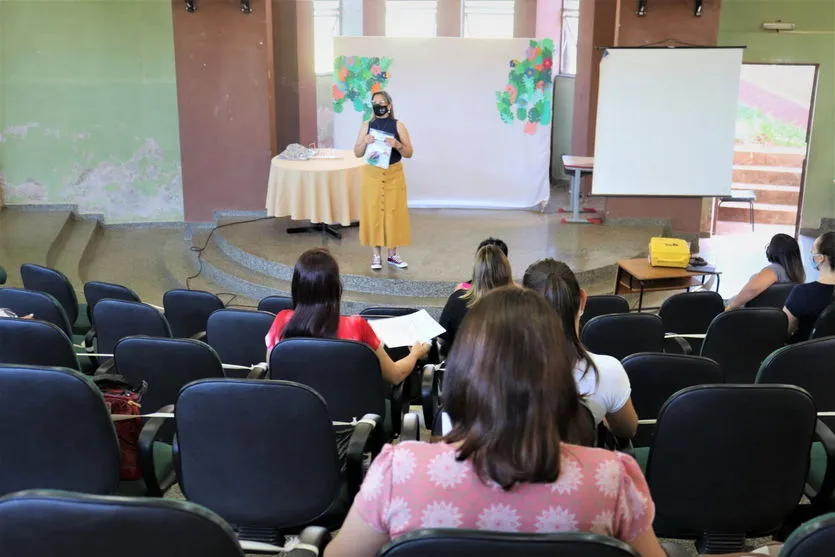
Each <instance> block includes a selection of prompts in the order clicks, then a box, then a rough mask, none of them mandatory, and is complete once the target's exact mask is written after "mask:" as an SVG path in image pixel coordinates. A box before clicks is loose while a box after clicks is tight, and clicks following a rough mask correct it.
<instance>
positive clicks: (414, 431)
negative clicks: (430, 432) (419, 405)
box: [400, 412, 420, 441]
mask: <svg viewBox="0 0 835 557" xmlns="http://www.w3.org/2000/svg"><path fill="white" fill-rule="evenodd" d="M400 440H401V441H420V419H419V418H418V415H417V414H415V413H414V412H409V413H408V414H406V415H405V416H403V426H402V427H401V428H400Z"/></svg>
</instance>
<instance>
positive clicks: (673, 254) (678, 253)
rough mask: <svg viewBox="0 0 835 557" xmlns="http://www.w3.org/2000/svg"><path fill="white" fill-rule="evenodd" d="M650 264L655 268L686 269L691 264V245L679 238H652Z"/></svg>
mask: <svg viewBox="0 0 835 557" xmlns="http://www.w3.org/2000/svg"><path fill="white" fill-rule="evenodd" d="M649 264H650V265H652V266H653V267H678V268H681V269H684V268H686V267H687V266H688V265H689V264H690V245H689V244H688V243H687V242H685V241H684V240H680V239H679V238H659V237H656V238H651V239H650V241H649Z"/></svg>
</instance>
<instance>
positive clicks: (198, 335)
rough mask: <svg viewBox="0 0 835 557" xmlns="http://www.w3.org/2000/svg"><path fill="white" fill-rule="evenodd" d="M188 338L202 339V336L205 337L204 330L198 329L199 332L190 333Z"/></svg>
mask: <svg viewBox="0 0 835 557" xmlns="http://www.w3.org/2000/svg"><path fill="white" fill-rule="evenodd" d="M188 338H190V339H192V340H203V339H204V338H206V331H200V332H199V333H194V334H193V335H191V336H190V337H188Z"/></svg>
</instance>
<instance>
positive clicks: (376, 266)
mask: <svg viewBox="0 0 835 557" xmlns="http://www.w3.org/2000/svg"><path fill="white" fill-rule="evenodd" d="M382 268H383V263H382V261H380V256H379V255H375V256H374V257H372V258H371V270H372V271H379V270H380V269H382Z"/></svg>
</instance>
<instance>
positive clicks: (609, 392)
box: [522, 258, 638, 438]
mask: <svg viewBox="0 0 835 557" xmlns="http://www.w3.org/2000/svg"><path fill="white" fill-rule="evenodd" d="M522 284H523V285H524V286H525V287H526V288H530V289H531V290H534V291H536V292H539V293H540V294H542V295H543V296H544V297H545V299H546V300H548V302H549V303H550V304H551V306H553V308H554V309H555V310H556V311H557V315H558V316H559V318H560V321H562V327H563V331H564V332H565V341H566V342H567V343H568V344H569V345H570V346H571V347H572V348H573V350H574V352H575V353H576V354H577V359H576V363H575V365H574V379H575V380H576V381H577V388H578V389H579V390H580V396H582V397H583V398H584V399H585V401H586V403H587V404H588V406H589V408H590V409H591V410H592V413H593V414H594V418H595V421H597V422H598V423H600V422H602V421H603V419H604V418H605V420H606V423H607V424H608V426H609V429H610V430H611V431H612V433H614V434H615V435H616V436H618V437H627V438H632V437H634V436H635V432H636V431H637V430H638V414H637V413H636V412H635V408H634V406H632V398H631V396H632V387H631V386H630V384H629V377H628V376H627V375H626V370H625V369H623V365H621V363H620V362H619V361H618V360H617V358H613V357H611V356H604V355H601V354H592V353H591V352H589V351H588V350H586V347H585V346H583V343H581V342H580V316H581V315H582V313H583V308H585V306H586V299H587V297H588V296H587V295H586V291H585V290H583V289H582V288H580V283H579V282H577V277H576V276H575V275H574V272H573V271H572V270H571V268H570V267H569V266H568V265H566V264H565V263H563V262H562V261H556V260H554V259H551V258H546V259H540V260H539V261H537V262H536V263H532V264H531V265H530V266H529V267H528V268H527V270H526V271H525V277H524V278H523V279H522Z"/></svg>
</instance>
